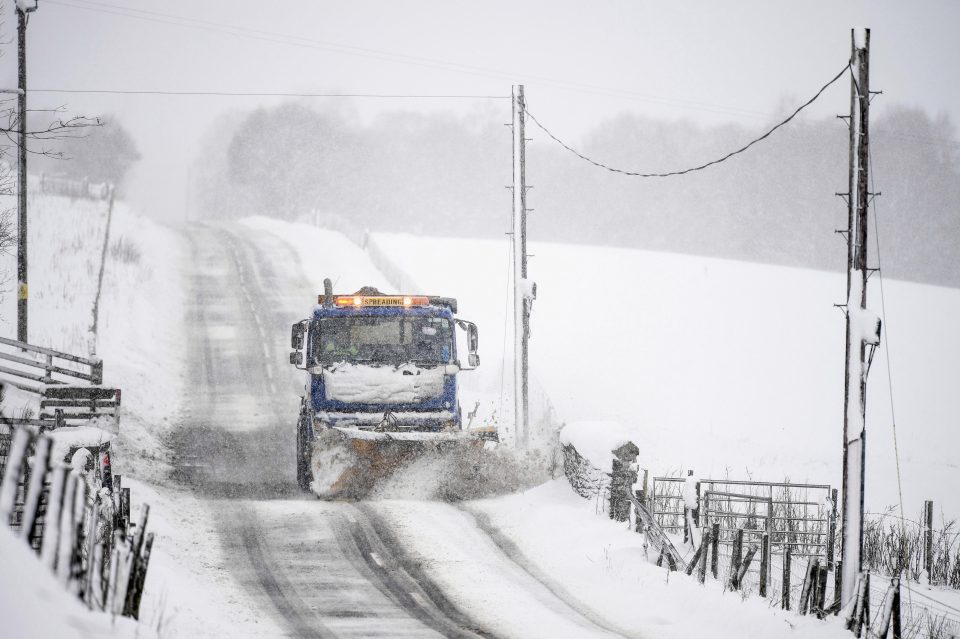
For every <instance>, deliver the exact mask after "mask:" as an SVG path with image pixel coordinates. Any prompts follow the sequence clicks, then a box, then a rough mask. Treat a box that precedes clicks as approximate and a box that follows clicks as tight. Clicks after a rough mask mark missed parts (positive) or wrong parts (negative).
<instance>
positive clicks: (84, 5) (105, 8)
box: [44, 0, 769, 120]
mask: <svg viewBox="0 0 960 639" xmlns="http://www.w3.org/2000/svg"><path fill="white" fill-rule="evenodd" d="M44 2H45V4H53V5H58V6H61V7H69V8H71V9H79V10H82V11H92V12H98V13H104V14H109V15H115V16H120V17H125V18H131V19H135V20H141V21H146V22H153V23H157V24H165V25H170V26H177V27H184V28H189V29H198V30H201V31H208V32H212V33H219V34H223V35H229V36H233V37H238V38H247V39H252V40H259V41H263V42H272V43H277V44H286V45H289V46H296V47H301V48H306V49H315V50H322V51H330V52H333V53H338V54H341V55H350V56H355V57H363V58H371V59H376V60H384V61H387V62H394V63H401V64H409V65H414V66H421V67H426V68H432V69H440V70H444V71H453V72H457V73H465V74H469V75H475V76H480V77H488V78H497V79H507V80H509V81H511V82H515V81H516V80H517V77H518V75H520V76H523V77H525V78H527V80H528V83H530V84H537V85H540V86H549V87H553V88H559V89H563V90H568V91H578V92H583V93H592V94H598V95H607V96H610V97H615V98H621V99H628V100H640V101H645V102H652V103H655V104H662V105H669V106H674V107H680V108H685V109H689V110H694V111H703V112H708V113H718V114H725V115H735V116H738V117H745V118H749V119H756V120H760V119H764V120H765V119H768V118H769V116H768V115H766V114H764V113H761V112H758V111H749V110H746V109H739V108H735V107H729V106H723V105H716V104H709V103H705V102H698V101H693V100H681V99H677V98H669V97H664V96H656V95H650V94H645V93H640V92H637V91H631V90H629V89H624V88H622V87H603V86H597V85H591V84H585V83H579V82H573V81H569V80H564V79H560V78H551V77H548V76H537V75H530V74H517V73H511V72H506V71H502V70H497V69H489V68H485V67H479V66H474V65H468V64H462V63H457V62H449V61H445V60H438V59H435V58H427V57H423V56H416V55H410V54H400V53H392V52H388V51H382V50H378V49H370V48H366V47H358V46H355V45H347V44H341V43H337V42H330V41H326V40H317V39H313V38H306V37H302V36H296V35H291V34H284V33H278V32H273V31H264V30H260V29H252V28H249V27H239V26H234V25H229V24H224V23H220V22H214V21H210V20H202V19H199V18H190V17H186V16H180V15H174V14H169V13H161V12H158V11H148V10H145V9H133V8H128V7H123V6H119V5H115V4H109V3H106V2H97V1H95V0H44Z"/></svg>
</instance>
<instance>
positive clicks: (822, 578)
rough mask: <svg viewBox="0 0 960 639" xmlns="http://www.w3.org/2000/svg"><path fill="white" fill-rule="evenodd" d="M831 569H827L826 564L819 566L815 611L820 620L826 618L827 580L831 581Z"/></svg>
mask: <svg viewBox="0 0 960 639" xmlns="http://www.w3.org/2000/svg"><path fill="white" fill-rule="evenodd" d="M829 573H830V569H829V568H828V567H827V564H826V562H824V563H823V564H821V565H820V566H819V569H818V570H817V596H816V598H815V599H814V605H815V608H814V610H815V611H816V613H817V618H818V619H823V618H824V617H825V616H826V606H827V580H828V579H829Z"/></svg>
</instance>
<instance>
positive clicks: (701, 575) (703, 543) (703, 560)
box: [697, 528, 713, 583]
mask: <svg viewBox="0 0 960 639" xmlns="http://www.w3.org/2000/svg"><path fill="white" fill-rule="evenodd" d="M712 535H713V533H712V532H711V530H710V529H709V528H708V529H707V530H704V531H703V537H702V538H701V539H700V548H699V549H700V550H702V551H703V552H702V553H700V570H698V571H697V579H698V580H699V581H700V583H704V582H705V581H706V580H707V553H709V552H710V537H711V536H712Z"/></svg>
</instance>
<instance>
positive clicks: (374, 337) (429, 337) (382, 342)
mask: <svg viewBox="0 0 960 639" xmlns="http://www.w3.org/2000/svg"><path fill="white" fill-rule="evenodd" d="M314 330H315V331H316V332H315V333H314V336H313V353H312V354H313V360H314V362H316V363H319V364H326V363H330V362H358V363H375V364H402V363H404V362H416V363H422V364H449V363H451V362H452V361H453V326H452V324H451V322H450V320H448V319H446V318H444V317H330V318H323V319H321V320H320V322H319V326H317V325H315V326H314Z"/></svg>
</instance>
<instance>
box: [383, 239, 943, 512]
mask: <svg viewBox="0 0 960 639" xmlns="http://www.w3.org/2000/svg"><path fill="white" fill-rule="evenodd" d="M375 237H376V239H377V242H378V243H379V244H380V245H381V246H383V247H384V248H386V249H387V250H388V251H389V252H390V255H391V256H392V257H393V259H394V260H395V261H396V262H397V263H398V264H399V265H400V266H401V267H402V268H404V269H406V270H407V271H408V272H409V273H410V274H411V276H412V277H414V278H415V279H416V281H418V282H420V283H422V285H423V286H424V287H426V288H427V289H429V290H428V291H425V292H428V293H431V294H443V295H451V296H455V297H457V298H458V300H459V303H460V315H461V316H462V317H465V318H467V319H471V320H473V321H476V322H477V323H478V324H479V325H480V336H481V337H480V344H481V349H480V354H481V361H482V367H481V370H480V371H477V372H476V373H473V375H474V377H464V387H465V389H467V391H474V392H478V393H480V394H489V393H491V392H493V393H495V394H499V393H500V388H501V385H502V386H503V387H504V391H503V393H504V394H505V395H506V399H505V404H504V406H505V407H506V408H507V410H508V411H509V407H510V406H511V403H510V402H511V400H510V399H509V386H510V370H511V364H509V363H507V365H506V368H505V369H504V366H503V359H504V353H505V352H506V353H510V352H512V351H511V346H510V342H505V341H504V327H505V314H506V312H507V311H509V310H510V309H508V308H507V306H506V299H505V296H504V290H505V288H506V286H507V281H508V268H507V267H508V264H509V252H508V251H509V245H508V243H507V242H506V241H493V240H466V239H452V238H429V237H414V236H411V235H402V234H375ZM837 250H838V259H839V260H842V259H843V256H842V255H840V254H839V252H842V250H843V248H842V245H840V244H838V249H837ZM529 252H530V253H531V254H533V255H534V256H535V257H533V258H531V259H530V266H529V269H530V277H531V278H532V279H533V280H534V281H536V282H537V296H538V298H537V300H536V302H534V306H533V314H532V317H531V342H530V344H531V345H530V349H531V352H530V368H531V375H532V385H533V386H534V387H535V388H539V389H542V390H543V392H544V394H545V395H546V397H547V398H548V399H549V401H550V402H551V403H552V404H553V406H554V407H555V409H556V413H557V418H558V420H559V421H561V422H569V421H578V420H614V421H619V422H621V423H622V424H624V425H625V426H626V427H627V428H628V429H630V430H631V432H633V433H634V435H635V437H636V440H637V441H636V443H637V444H638V445H639V446H640V463H641V465H642V466H644V467H646V468H649V469H650V470H651V471H652V472H654V473H656V474H661V473H668V472H674V473H676V472H678V471H680V470H681V469H687V468H693V469H695V470H696V471H697V473H698V474H699V476H700V477H714V478H722V477H727V476H729V477H731V478H737V479H747V478H751V477H752V478H753V479H758V480H767V481H779V480H782V479H784V478H785V477H788V478H790V479H791V480H792V481H799V482H805V481H809V482H814V483H830V484H832V485H833V486H839V483H840V474H841V460H842V455H841V441H842V440H841V428H842V417H843V368H844V364H843V361H844V320H843V315H842V313H841V311H840V310H838V309H836V308H834V307H833V304H834V303H838V302H841V301H843V299H844V298H845V295H846V288H845V287H846V284H845V276H844V275H842V274H838V273H826V272H820V271H810V270H803V269H795V268H785V267H777V266H769V265H761V264H753V263H744V262H735V261H730V260H720V259H712V258H705V257H697V256H687V255H677V254H668V253H656V252H648V251H639V250H629V249H613V248H605V247H590V246H574V245H562V244H548V243H537V242H532V243H531V244H530V248H529ZM884 287H885V290H884V297H885V301H886V317H885V322H884V337H883V342H882V345H881V346H880V348H879V349H878V350H877V352H876V355H875V358H874V361H873V367H872V369H871V372H870V377H869V388H868V409H867V428H868V440H867V450H868V453H867V455H868V459H867V496H866V498H867V508H868V510H870V511H881V510H882V509H884V508H885V507H887V506H889V505H892V504H895V503H897V502H898V497H897V482H896V467H895V463H894V459H895V458H894V444H893V429H892V423H893V421H892V419H891V412H890V411H891V402H890V393H889V391H888V383H887V380H888V378H887V359H886V358H887V356H888V349H889V357H890V362H891V369H890V371H891V379H892V383H893V399H894V403H893V405H894V407H895V409H896V418H897V421H896V423H897V434H898V444H899V449H900V469H901V476H902V481H903V498H904V508H905V510H906V512H907V513H908V516H909V515H916V514H917V513H919V512H920V509H921V507H922V505H923V501H924V500H925V499H932V500H934V502H935V503H936V505H937V509H938V511H940V509H941V508H942V512H943V515H944V516H945V517H946V518H947V520H950V519H952V518H956V517H958V516H960V496H958V495H957V493H956V491H955V490H954V488H955V486H956V485H957V483H958V480H960V462H958V461H957V459H956V446H957V443H958V436H957V426H958V424H960V422H958V417H957V416H958V415H960V394H957V393H956V392H955V390H954V388H955V386H956V383H957V373H956V370H955V367H952V366H951V364H950V362H955V361H957V360H958V359H960V332H958V331H956V330H955V327H954V324H955V319H954V318H956V317H958V316H960V290H956V289H948V288H940V287H935V286H926V285H922V284H914V283H907V282H899V281H886V282H884ZM870 299H871V300H872V302H871V307H872V308H873V309H874V310H875V311H876V312H877V313H878V314H879V313H880V311H881V308H880V291H879V287H878V279H877V278H876V277H874V278H873V279H872V284H871V290H870ZM510 339H512V338H511V337H509V336H508V340H510ZM504 370H505V371H506V375H503V374H502V371H504ZM463 403H464V405H467V403H468V402H467V401H466V400H465V401H464V402H463ZM537 408H538V407H537V406H534V407H533V410H534V411H536V410H537ZM938 519H939V515H938Z"/></svg>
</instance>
